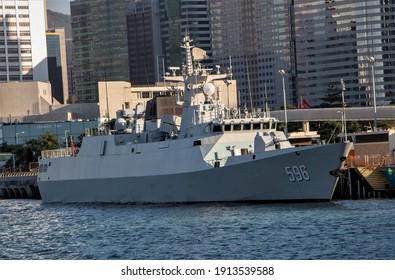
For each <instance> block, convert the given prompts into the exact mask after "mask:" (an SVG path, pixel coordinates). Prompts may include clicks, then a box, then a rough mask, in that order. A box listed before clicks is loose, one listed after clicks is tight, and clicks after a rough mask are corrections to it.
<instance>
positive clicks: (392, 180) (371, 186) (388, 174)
mask: <svg viewBox="0 0 395 280" xmlns="http://www.w3.org/2000/svg"><path fill="white" fill-rule="evenodd" d="M393 172H394V174H393ZM338 176H339V180H338V183H337V186H336V189H335V193H334V196H333V199H369V198H394V197H395V187H394V185H395V166H371V165H365V166H354V167H347V168H344V169H342V170H339V173H338Z"/></svg>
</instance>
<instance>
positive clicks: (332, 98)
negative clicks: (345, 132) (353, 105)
mask: <svg viewBox="0 0 395 280" xmlns="http://www.w3.org/2000/svg"><path fill="white" fill-rule="evenodd" d="M341 93H342V92H341V90H340V89H338V88H337V87H335V86H329V87H328V88H327V90H326V95H325V97H322V98H320V99H321V100H322V101H324V102H323V103H321V104H320V107H321V108H328V107H341V106H342V96H341Z"/></svg>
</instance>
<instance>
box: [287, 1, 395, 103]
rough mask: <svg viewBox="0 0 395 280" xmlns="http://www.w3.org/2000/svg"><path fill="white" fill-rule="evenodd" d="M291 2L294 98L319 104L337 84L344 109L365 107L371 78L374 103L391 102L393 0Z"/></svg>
mask: <svg viewBox="0 0 395 280" xmlns="http://www.w3.org/2000/svg"><path fill="white" fill-rule="evenodd" d="M293 2H294V6H293V10H294V18H295V21H294V23H293V24H294V26H295V38H296V50H297V52H296V53H297V83H298V94H299V95H302V96H306V98H308V99H309V103H310V104H312V105H319V104H320V103H322V102H323V101H322V99H321V98H322V97H323V96H325V95H327V94H328V93H329V92H330V91H333V92H336V91H337V92H339V91H340V89H341V84H340V83H341V79H343V80H344V82H345V87H346V92H345V96H346V101H347V104H348V105H351V106H358V105H371V104H372V102H373V92H374V91H373V87H372V86H373V80H372V79H373V76H375V84H376V89H375V90H376V91H377V100H378V104H384V103H386V102H387V103H388V102H389V100H390V99H393V98H394V97H393V96H392V94H393V91H394V87H395V1H394V0H385V1H381V0H364V1H353V0H342V1H340V0H321V1H318V0H316V1H308V0H295V1H293ZM372 58H374V61H375V63H374V65H373V67H371V66H372V65H369V61H368V59H372ZM372 70H374V71H375V73H372ZM373 74H374V75H373Z"/></svg>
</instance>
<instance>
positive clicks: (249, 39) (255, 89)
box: [208, 0, 295, 108]
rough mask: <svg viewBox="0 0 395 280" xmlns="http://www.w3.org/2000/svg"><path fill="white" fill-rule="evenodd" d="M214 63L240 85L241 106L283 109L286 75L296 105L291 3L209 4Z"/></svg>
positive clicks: (233, 0)
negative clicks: (284, 74) (230, 67)
mask: <svg viewBox="0 0 395 280" xmlns="http://www.w3.org/2000/svg"><path fill="white" fill-rule="evenodd" d="M208 3H209V10H210V22H211V34H212V50H213V59H214V63H215V64H219V65H220V66H222V67H229V64H230V61H231V64H232V70H233V77H234V79H235V80H237V89H238V92H239V106H246V107H247V108H251V107H252V108H256V107H263V105H264V101H265V99H267V100H268V105H269V106H270V107H280V106H282V104H283V101H282V100H283V97H282V96H283V95H282V77H281V76H280V75H279V74H278V70H280V69H283V70H285V71H286V72H287V75H286V78H285V82H286V83H285V85H286V92H287V98H288V99H289V100H292V98H293V96H294V95H295V94H294V93H293V92H292V90H293V89H294V88H295V87H294V86H293V85H292V84H293V82H292V81H293V80H294V79H293V74H294V66H293V65H294V55H293V44H292V37H291V33H292V32H291V31H292V30H291V22H290V19H291V17H290V13H289V9H290V3H289V1H287V0H279V1H274V0H269V1H260V0H227V1H214V0H209V1H208Z"/></svg>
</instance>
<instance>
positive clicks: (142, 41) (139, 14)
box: [127, 0, 160, 85]
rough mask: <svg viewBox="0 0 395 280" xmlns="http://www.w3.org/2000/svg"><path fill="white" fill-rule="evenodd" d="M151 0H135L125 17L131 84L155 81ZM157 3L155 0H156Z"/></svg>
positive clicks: (148, 83) (146, 83)
mask: <svg viewBox="0 0 395 280" xmlns="http://www.w3.org/2000/svg"><path fill="white" fill-rule="evenodd" d="M152 4H153V3H151V0H135V1H134V2H132V3H131V12H130V14H129V15H128V17H127V22H128V46H129V72H130V82H131V83H132V84H133V85H150V84H154V83H155V81H156V73H157V70H156V69H155V64H156V58H155V56H156V55H155V43H156V42H160V40H156V41H155V38H154V23H155V21H154V16H155V15H154V14H153V11H154V9H155V6H153V5H152ZM156 5H157V1H156Z"/></svg>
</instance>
